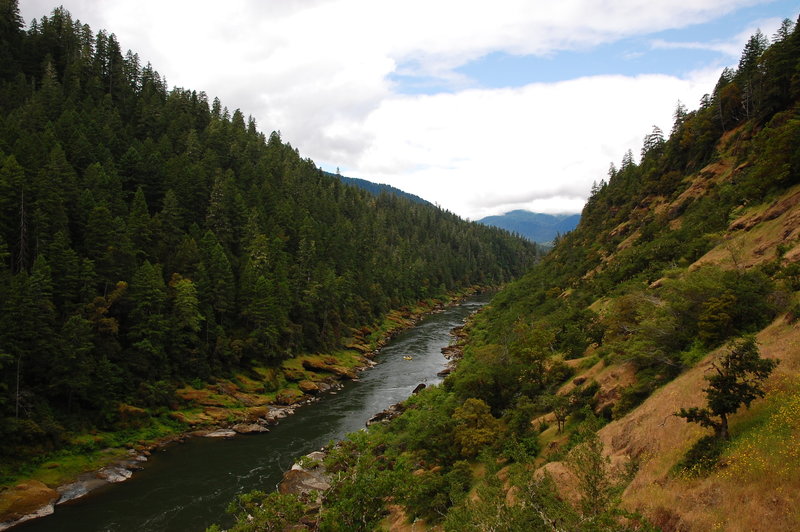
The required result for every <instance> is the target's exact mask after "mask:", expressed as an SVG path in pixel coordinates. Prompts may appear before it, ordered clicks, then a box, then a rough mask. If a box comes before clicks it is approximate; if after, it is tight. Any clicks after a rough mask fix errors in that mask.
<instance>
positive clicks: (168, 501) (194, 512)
mask: <svg viewBox="0 0 800 532" xmlns="http://www.w3.org/2000/svg"><path fill="white" fill-rule="evenodd" d="M488 299H489V298H488V296H478V297H475V298H471V299H469V300H468V301H466V302H465V303H464V304H462V305H460V306H458V307H453V308H449V309H447V310H445V311H444V312H442V313H439V314H434V315H432V316H430V317H428V318H427V319H425V320H424V321H423V322H421V323H420V324H419V325H418V326H416V327H415V328H413V329H410V330H408V331H405V332H403V333H401V334H400V335H398V336H397V337H395V338H394V339H393V340H392V341H391V342H390V343H388V344H387V345H386V346H385V347H384V348H383V349H382V350H381V352H380V354H379V355H378V357H377V358H376V362H378V365H377V366H375V367H374V368H372V369H370V370H367V371H365V372H363V373H361V375H360V380H359V381H358V382H348V383H346V384H345V386H344V388H343V389H341V390H339V392H338V393H337V394H336V395H326V396H324V397H323V398H322V399H320V401H319V402H317V403H314V404H313V405H311V406H306V407H303V408H300V409H299V410H298V411H297V412H296V413H295V414H294V415H293V416H290V417H288V418H286V419H284V420H282V421H281V422H280V423H279V424H278V425H276V426H273V427H272V428H271V432H269V433H265V434H257V435H248V436H239V437H236V438H232V439H230V440H218V439H212V438H193V439H190V440H189V441H188V442H187V443H184V444H176V445H173V446H171V447H168V448H166V449H164V450H162V451H159V452H156V453H154V454H153V456H152V457H151V458H150V461H149V462H148V463H147V466H146V468H145V469H144V470H143V471H140V472H138V473H136V474H135V475H134V477H133V478H132V479H131V480H129V481H127V482H124V483H122V484H116V485H110V486H106V487H104V488H102V489H101V490H98V491H97V492H95V493H93V494H92V495H90V496H88V497H86V498H84V499H82V500H79V501H76V502H74V503H68V504H65V505H62V506H58V507H57V509H56V513H55V514H53V515H52V516H49V517H45V518H42V519H37V520H34V521H30V522H28V523H25V524H23V525H20V526H19V527H17V528H15V529H14V530H15V532H16V531H20V532H22V531H24V532H33V531H37V532H39V531H41V532H45V531H47V532H51V531H59V532H62V531H63V532H73V531H74V532H91V531H126V532H127V531H133V530H136V531H176V532H177V531H180V532H186V531H193V530H199V531H202V530H205V528H206V527H208V526H209V525H210V524H212V523H220V522H221V521H224V520H225V519H226V515H225V508H226V507H227V505H228V503H229V502H230V501H231V500H232V499H233V498H234V497H235V496H236V494H238V493H241V492H246V491H251V490H254V489H261V490H265V491H267V490H271V489H274V487H275V486H276V485H277V483H278V482H279V481H280V479H281V476H282V474H283V471H285V470H287V469H289V468H290V467H291V465H292V463H293V462H294V460H295V459H296V458H298V457H299V456H302V455H304V454H307V453H309V452H311V451H313V450H315V449H318V448H320V447H322V446H323V445H325V444H327V443H328V442H330V441H331V440H338V439H341V438H343V437H344V436H345V435H346V434H348V433H350V432H354V431H357V430H360V429H361V428H363V427H364V424H365V423H366V421H367V420H368V419H369V418H370V417H371V416H372V415H373V414H375V413H376V412H379V411H381V410H383V409H385V408H387V407H388V406H390V405H392V404H394V403H397V402H399V401H402V400H403V399H405V398H406V397H408V396H409V395H410V394H411V392H412V390H413V389H414V388H415V387H416V386H417V385H418V384H420V383H426V384H428V385H430V384H435V383H438V382H439V381H440V380H441V379H440V378H439V377H437V376H436V373H437V372H439V371H440V370H441V369H442V368H443V367H444V365H445V363H446V360H445V358H444V357H443V356H442V354H441V348H442V347H444V346H446V345H447V344H448V343H449V341H450V335H449V332H450V330H451V329H452V328H453V327H456V326H457V325H460V324H461V322H462V320H463V319H464V317H466V316H467V315H468V314H469V313H471V312H472V311H474V310H476V309H477V308H478V307H480V306H481V305H482V304H484V303H485V302H486V301H488ZM405 355H411V356H413V359H412V360H405V359H403V356H405ZM222 524H223V525H224V524H225V523H224V522H223V523H222Z"/></svg>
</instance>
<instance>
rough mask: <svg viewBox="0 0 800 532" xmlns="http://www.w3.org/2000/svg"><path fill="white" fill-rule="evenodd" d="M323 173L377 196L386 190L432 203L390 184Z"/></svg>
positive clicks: (419, 201)
mask: <svg viewBox="0 0 800 532" xmlns="http://www.w3.org/2000/svg"><path fill="white" fill-rule="evenodd" d="M323 172H324V171H323ZM324 173H325V174H327V175H329V176H331V177H335V178H337V179H339V180H340V181H341V182H342V183H344V184H346V185H353V186H355V187H358V188H360V189H363V190H366V191H367V192H369V193H371V194H374V195H376V196H379V195H380V194H381V193H382V192H386V193H388V194H392V195H394V196H399V197H401V198H406V199H410V200H411V201H413V202H414V203H420V204H423V205H432V203H431V202H430V201H428V200H426V199H423V198H420V197H419V196H417V195H415V194H411V193H410V192H406V191H404V190H400V189H399V188H396V187H393V186H391V185H384V184H382V183H373V182H372V181H367V180H366V179H359V178H357V177H345V176H343V175H339V174H332V173H330V172H324Z"/></svg>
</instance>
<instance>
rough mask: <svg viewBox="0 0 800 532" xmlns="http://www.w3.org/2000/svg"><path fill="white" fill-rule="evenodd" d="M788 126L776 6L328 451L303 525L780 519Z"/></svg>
mask: <svg viewBox="0 0 800 532" xmlns="http://www.w3.org/2000/svg"><path fill="white" fill-rule="evenodd" d="M798 147H800V28H798V26H797V25H795V24H794V23H792V22H791V21H790V20H786V21H784V23H783V25H782V26H781V28H780V30H779V31H778V33H777V34H776V35H774V36H772V37H771V39H770V38H767V37H765V36H764V35H763V34H761V33H760V32H758V33H756V34H755V35H754V36H753V37H752V38H751V39H750V40H749V41H748V43H747V46H746V47H745V49H744V51H743V53H742V56H741V60H740V62H739V64H738V67H737V68H736V69H726V70H725V71H724V72H723V73H722V75H721V77H720V79H719V81H718V83H717V85H716V86H715V87H713V90H712V91H711V92H710V93H709V94H708V95H706V96H705V97H704V98H703V99H702V101H701V102H700V105H699V107H698V109H697V110H695V111H691V112H690V111H687V109H686V108H685V107H683V106H681V105H679V106H678V108H677V109H676V112H675V121H674V125H673V127H672V130H671V131H670V132H669V133H668V134H666V135H665V134H664V133H663V132H661V131H660V130H658V129H657V128H654V130H653V131H652V133H651V134H649V135H647V137H646V139H645V143H644V146H643V147H642V150H641V158H640V161H639V162H638V163H637V162H635V160H634V157H633V154H632V153H630V152H629V153H628V154H627V155H626V156H625V158H624V160H623V161H622V163H621V165H620V166H619V167H618V168H617V167H615V166H614V165H612V167H611V170H610V171H609V175H608V176H607V178H604V179H602V180H599V182H598V184H597V185H596V186H595V187H594V188H593V190H592V195H591V197H590V199H589V201H588V203H587V205H586V206H585V208H584V210H583V213H582V216H581V221H580V224H579V226H578V227H577V229H576V230H575V231H573V232H571V233H569V234H567V235H565V236H563V237H562V238H560V239H559V240H558V242H557V243H556V245H555V248H554V250H553V251H552V252H551V253H549V254H548V255H547V256H546V257H545V258H544V259H543V260H542V262H541V263H539V264H538V265H537V266H535V267H534V268H533V269H532V270H531V271H530V272H528V273H527V274H526V275H525V276H524V277H523V278H522V279H520V280H519V281H517V282H514V283H512V284H511V285H509V286H508V287H507V288H506V289H504V290H503V291H502V292H500V293H499V294H498V295H497V296H496V297H495V298H494V299H493V301H492V303H491V305H490V307H489V308H488V309H487V310H486V311H484V312H482V313H481V314H479V315H478V317H477V318H475V319H474V320H473V322H472V323H471V324H469V326H468V328H467V329H468V335H467V336H468V338H467V340H466V342H461V343H460V346H461V347H462V349H463V358H462V359H461V360H460V363H459V367H458V369H457V370H456V371H455V372H454V373H452V374H451V375H450V376H449V377H448V378H447V379H445V381H444V383H443V385H442V386H440V387H437V388H434V389H430V390H426V391H424V392H423V393H421V394H419V395H418V396H415V397H413V398H412V399H410V400H409V401H408V402H407V404H406V406H405V412H404V413H403V414H402V415H401V416H399V417H398V418H396V419H395V420H394V421H392V422H390V423H388V424H386V425H383V426H375V427H372V428H371V430H370V431H369V432H368V433H360V434H357V435H354V436H352V437H351V439H350V440H348V441H347V442H344V443H343V444H341V445H339V446H337V447H336V448H333V449H331V450H330V453H329V456H328V458H327V459H326V463H325V467H326V468H327V470H328V471H329V472H332V473H333V475H332V479H333V480H332V487H331V489H330V490H328V491H327V492H326V493H325V495H324V501H323V506H322V510H321V511H317V510H313V511H312V514H313V515H314V518H315V519H317V520H318V521H317V522H318V523H320V528H321V529H323V530H337V529H339V528H337V526H339V525H337V523H341V522H343V520H347V521H345V522H347V523H349V524H350V526H352V527H353V529H356V528H357V529H362V528H363V529H374V528H379V527H381V526H383V527H389V526H399V524H400V523H404V522H405V523H411V522H414V523H415V526H421V527H424V526H426V525H427V526H430V525H433V524H441V525H442V526H443V528H444V529H445V530H458V531H463V530H476V531H477V530H520V531H523V530H525V531H530V530H548V531H549V530H633V529H637V530H650V529H652V528H655V529H658V530H797V529H798V527H800V518H799V517H798V513H797V508H798V504H800V500H799V499H798V493H800V485H798V479H800V460H799V459H798V453H797V449H798V443H797V442H798V441H800V421H799V420H800V416H798V405H800V326H799V325H798V318H799V317H800V149H799V148H798ZM364 493H366V494H367V495H368V496H366V497H364V496H363V494H364ZM356 494H360V495H361V496H357V495H356ZM242 501H244V499H242ZM384 501H392V502H391V505H389V506H388V507H386V506H385V505H384ZM277 502H280V501H276V500H275V499H270V504H276V503H277ZM249 503H250V504H252V499H251V500H250V501H249ZM284 503H285V501H284ZM306 521H307V522H308V519H306ZM250 526H251V524H248V522H246V521H244V520H242V521H240V525H239V528H237V530H250V529H252V528H248V527H250Z"/></svg>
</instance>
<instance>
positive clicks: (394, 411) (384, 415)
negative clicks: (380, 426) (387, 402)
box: [367, 403, 406, 427]
mask: <svg viewBox="0 0 800 532" xmlns="http://www.w3.org/2000/svg"><path fill="white" fill-rule="evenodd" d="M405 411H406V407H405V405H404V404H403V403H396V404H393V405H392V406H390V407H389V408H387V409H386V410H382V411H380V412H378V413H377V414H375V415H374V416H372V417H371V418H369V419H368V420H367V426H368V427H369V426H370V425H374V424H375V423H384V422H386V421H390V420H392V419H394V418H396V417H397V416H399V415H400V414H402V413H403V412H405Z"/></svg>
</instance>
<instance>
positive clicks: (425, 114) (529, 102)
mask: <svg viewBox="0 0 800 532" xmlns="http://www.w3.org/2000/svg"><path fill="white" fill-rule="evenodd" d="M54 5H56V4H55V3H54V2H52V1H46V0H44V1H43V0H21V1H20V9H21V12H22V16H23V17H24V19H25V21H26V22H30V20H31V19H32V18H38V17H41V16H42V15H44V14H48V13H49V12H50V11H51V9H52V7H54ZM63 5H64V7H65V8H67V9H68V10H69V11H70V12H71V13H72V16H73V18H77V19H80V20H81V21H82V22H84V23H88V24H90V25H91V27H92V29H93V30H94V31H95V32H96V31H97V30H99V29H103V28H104V29H107V30H108V31H109V32H111V33H115V34H116V35H117V38H118V40H119V41H120V44H121V45H122V47H123V49H125V50H127V49H131V50H133V51H134V52H137V53H138V54H139V56H140V57H141V59H142V61H143V63H146V62H148V61H149V62H151V63H152V64H153V66H154V68H155V69H156V70H158V71H159V72H160V73H161V74H162V75H164V76H166V78H167V82H168V84H169V85H170V86H179V87H184V88H188V89H194V90H198V91H200V90H204V91H206V93H208V95H209V97H210V98H213V97H214V96H218V97H219V98H220V99H221V100H222V103H223V104H224V105H226V106H227V107H228V108H229V109H231V110H233V109H236V108H240V109H241V110H242V111H243V112H244V114H245V115H252V116H253V117H255V118H256V121H257V123H258V125H259V128H260V129H261V130H263V131H265V132H267V133H269V132H270V131H273V130H278V131H280V132H281V135H282V138H283V139H284V141H289V142H291V144H292V145H293V146H294V147H296V148H298V149H299V150H300V152H301V154H302V155H303V156H304V157H310V158H312V159H313V160H314V161H315V162H316V163H317V165H318V166H321V167H322V168H324V169H326V170H329V171H336V169H337V168H339V169H340V171H341V173H342V174H343V175H347V176H351V177H360V178H363V179H369V180H371V181H377V182H381V183H388V184H391V185H393V186H396V187H398V188H401V189H403V190H406V191H408V192H412V193H414V194H417V195H419V196H422V197H424V198H425V199H428V200H429V201H432V202H436V203H438V204H439V205H441V206H442V207H444V208H446V209H448V210H451V211H453V212H455V213H457V214H459V215H461V216H463V217H465V218H470V219H478V218H481V217H483V216H487V215H490V214H500V213H503V212H506V211H509V210H512V209H519V208H523V209H529V210H533V211H538V212H549V213H567V212H579V211H580V209H581V208H582V206H583V203H584V202H585V200H586V197H587V195H588V192H589V189H590V187H591V184H592V182H593V181H599V180H600V179H602V178H604V177H606V172H607V170H608V167H609V164H610V163H611V162H614V163H616V164H617V165H618V164H619V161H620V160H621V159H622V156H623V155H624V153H625V151H626V150H628V149H632V150H633V152H634V154H636V153H638V151H639V149H640V148H641V143H642V138H643V136H644V135H645V134H647V133H649V132H650V131H651V130H652V127H653V126H654V125H657V126H659V127H660V128H661V129H663V130H664V131H669V130H670V128H671V125H672V113H673V112H674V110H675V107H676V105H677V103H678V101H681V102H683V103H684V104H685V105H686V106H687V107H688V108H689V109H694V108H696V106H697V104H698V102H699V100H700V98H701V96H702V95H703V94H704V93H706V92H709V91H711V89H712V88H713V86H714V84H715V83H716V80H717V78H718V77H719V73H720V71H721V70H722V68H723V67H725V66H735V65H736V64H737V63H738V59H739V54H740V53H741V50H742V47H743V46H744V43H745V41H746V40H747V38H748V37H749V36H750V35H752V33H754V32H755V30H756V29H757V28H760V29H761V30H762V31H763V32H764V33H765V34H766V35H767V36H771V35H772V34H773V33H774V32H775V30H776V29H777V27H778V25H779V24H780V21H781V20H782V19H784V18H787V17H788V18H790V19H792V20H796V19H797V15H798V11H800V6H799V5H798V2H797V1H796V0H794V1H787V0H775V1H766V0H558V1H552V0H550V1H546V0H497V1H496V2H489V1H486V0H482V1H475V0H403V1H396V0H225V1H224V2H219V1H218V0H216V1H207V0H169V1H164V0H138V1H135V2H132V1H129V0H127V1H126V0H103V1H98V0H63Z"/></svg>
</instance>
